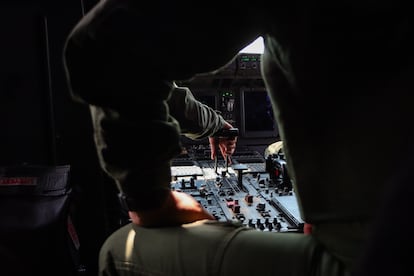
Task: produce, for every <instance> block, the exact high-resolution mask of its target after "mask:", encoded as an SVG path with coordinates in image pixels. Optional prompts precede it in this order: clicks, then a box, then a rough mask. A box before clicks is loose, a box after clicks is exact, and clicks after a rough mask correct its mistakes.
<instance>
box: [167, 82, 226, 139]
mask: <svg viewBox="0 0 414 276" xmlns="http://www.w3.org/2000/svg"><path fill="white" fill-rule="evenodd" d="M168 106H169V108H170V114H171V115H172V116H173V117H174V118H175V119H177V121H178V122H179V124H180V129H181V133H182V134H184V135H185V136H187V137H189V138H191V139H194V140H195V139H201V138H205V137H208V136H212V135H213V134H214V133H216V132H217V131H219V130H220V129H222V128H223V126H224V124H225V121H224V119H223V117H222V116H221V115H219V114H218V113H217V112H216V111H215V110H213V109H212V108H211V107H209V106H207V105H205V104H203V103H201V102H200V101H198V100H196V99H195V98H194V96H193V94H192V93H191V91H190V90H189V89H188V88H185V87H176V88H175V89H174V90H173V91H172V93H171V97H170V99H169V100H168Z"/></svg>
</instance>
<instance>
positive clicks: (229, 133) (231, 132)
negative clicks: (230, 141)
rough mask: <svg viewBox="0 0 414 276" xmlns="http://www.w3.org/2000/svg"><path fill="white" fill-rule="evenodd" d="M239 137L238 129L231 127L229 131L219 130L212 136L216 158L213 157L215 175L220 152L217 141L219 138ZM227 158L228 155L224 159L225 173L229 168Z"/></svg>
mask: <svg viewBox="0 0 414 276" xmlns="http://www.w3.org/2000/svg"><path fill="white" fill-rule="evenodd" d="M238 135H239V129H238V128H235V127H233V128H229V129H224V128H223V129H221V130H219V131H217V132H216V133H215V134H214V135H213V137H214V139H215V142H216V143H215V147H216V156H215V157H214V171H215V173H216V174H218V172H217V167H218V157H217V156H218V155H219V152H220V149H219V146H218V145H219V139H220V138H235V137H237V136H238ZM229 158H230V157H229V156H228V155H226V158H225V160H224V164H225V167H226V169H225V172H226V173H227V172H228V168H229Z"/></svg>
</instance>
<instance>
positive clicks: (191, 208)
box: [128, 191, 215, 227]
mask: <svg viewBox="0 0 414 276" xmlns="http://www.w3.org/2000/svg"><path fill="white" fill-rule="evenodd" d="M128 214H129V217H130V218H131V220H132V222H133V223H135V224H137V225H140V226H145V227H160V226H177V225H181V224H185V223H191V222H195V221H197V220H203V219H209V220H215V218H214V216H213V215H211V214H210V213H208V212H207V210H205V209H204V208H203V206H201V204H200V203H199V202H198V201H197V200H195V199H194V197H192V196H191V195H189V194H187V193H184V192H177V191H171V193H170V195H169V196H168V198H167V200H166V201H165V203H164V204H163V205H162V206H161V207H160V208H158V209H156V210H151V211H141V212H140V211H138V212H135V211H134V212H133V211H129V212H128Z"/></svg>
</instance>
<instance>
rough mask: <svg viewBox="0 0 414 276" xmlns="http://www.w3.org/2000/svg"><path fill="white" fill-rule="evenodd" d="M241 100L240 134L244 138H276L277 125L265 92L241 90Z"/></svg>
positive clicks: (262, 90)
mask: <svg viewBox="0 0 414 276" xmlns="http://www.w3.org/2000/svg"><path fill="white" fill-rule="evenodd" d="M241 100H242V105H241V106H242V118H243V119H242V134H243V135H244V136H245V137H263V138H264V137H276V136H277V135H278V129H277V124H276V121H275V119H274V116H273V109H272V104H271V101H270V98H269V96H268V95H267V92H266V90H264V89H249V90H242V91H241Z"/></svg>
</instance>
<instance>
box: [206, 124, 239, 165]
mask: <svg viewBox="0 0 414 276" xmlns="http://www.w3.org/2000/svg"><path fill="white" fill-rule="evenodd" d="M232 127H233V126H232V125H231V124H230V123H228V122H226V123H225V124H224V126H223V128H224V129H231V128H232ZM208 139H209V142H210V150H211V159H212V160H213V159H215V158H216V155H217V152H216V148H217V147H216V143H217V142H218V147H219V149H220V152H221V155H222V156H223V158H224V159H226V158H227V156H231V155H232V154H233V153H234V151H235V150H236V143H237V137H231V138H226V137H220V138H218V139H216V138H215V137H209V138H208ZM228 161H229V164H231V159H230V158H229V159H228Z"/></svg>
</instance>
